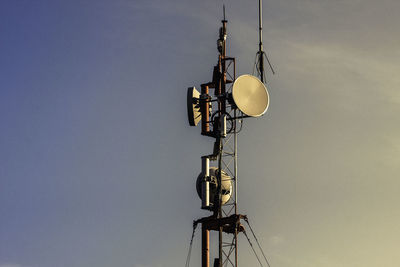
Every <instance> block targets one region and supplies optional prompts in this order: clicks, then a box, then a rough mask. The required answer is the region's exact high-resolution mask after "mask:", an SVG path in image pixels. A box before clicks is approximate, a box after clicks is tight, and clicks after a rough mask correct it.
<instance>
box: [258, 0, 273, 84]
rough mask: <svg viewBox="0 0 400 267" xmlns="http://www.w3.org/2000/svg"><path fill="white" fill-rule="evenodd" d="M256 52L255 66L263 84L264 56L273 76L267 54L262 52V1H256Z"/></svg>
mask: <svg viewBox="0 0 400 267" xmlns="http://www.w3.org/2000/svg"><path fill="white" fill-rule="evenodd" d="M258 37H259V43H258V52H257V59H256V60H257V61H258V62H257V63H258V64H257V65H258V74H259V75H260V80H261V82H263V83H264V56H265V58H266V59H267V62H268V65H269V67H270V68H271V71H272V74H275V71H274V68H273V67H272V64H271V62H270V61H269V58H268V56H267V54H266V53H265V52H264V50H263V43H262V40H263V38H262V0H258Z"/></svg>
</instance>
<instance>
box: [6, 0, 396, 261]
mask: <svg viewBox="0 0 400 267" xmlns="http://www.w3.org/2000/svg"><path fill="white" fill-rule="evenodd" d="M222 3H223V1H215V0H214V1H211V0H210V1H208V0H207V1H192V0H190V1H183V0H172V1H168V2H167V1H158V0H157V1H140V0H135V1H128V0H117V1H103V0H102V1H89V0H87V1H45V0H38V1H22V0H21V1H8V0H6V1H3V2H2V3H1V4H0V30H1V33H2V37H0V38H1V39H0V40H1V42H0V47H1V49H0V59H1V64H0V67H1V75H0V84H1V90H0V122H1V125H2V128H1V131H0V214H1V221H0V267H6V266H7V267H54V266H77V267H81V266H82V267H84V266H121V267H124V266H130V267H132V266H133V267H164V266H181V265H183V264H184V262H185V259H186V253H187V249H188V244H189V238H190V234H191V227H192V220H193V219H196V218H199V217H201V216H204V215H207V213H206V212H205V211H202V210H200V201H199V199H198V197H197V194H196V191H195V178H196V177H197V175H198V173H199V172H200V157H201V156H202V155H204V154H208V153H210V150H211V149H212V141H211V140H210V139H209V138H206V137H202V136H200V130H199V129H197V128H191V127H189V126H188V124H187V119H186V106H185V105H186V103H185V101H186V88H187V87H189V86H193V85H194V86H196V87H198V86H199V85H200V84H201V83H204V82H207V81H209V80H210V79H211V74H212V66H213V65H214V64H215V62H216V56H217V50H216V39H217V31H218V28H219V26H220V19H221V13H222ZM224 3H225V5H226V10H227V18H228V20H229V23H228V39H229V45H228V54H229V55H231V56H235V57H236V59H237V65H238V66H237V67H238V69H237V70H238V73H239V74H245V73H251V72H252V70H253V64H254V61H253V60H254V57H255V53H256V50H257V42H258V41H257V1H252V2H249V1H238V0H235V1H224ZM399 11H400V4H399V3H398V2H397V1H392V0H383V1H379V3H378V2H376V1H372V0H350V1H341V0H337V1H316V0H315V1H314V0H297V1H294V0H290V1H264V43H265V47H266V49H267V50H268V53H269V55H270V59H271V60H272V62H273V64H274V67H275V69H276V70H277V75H275V76H271V75H268V82H267V86H268V88H269V92H270V96H271V103H270V108H269V110H268V112H267V114H266V115H265V116H263V117H262V118H260V119H254V120H253V119H250V120H247V121H246V122H245V124H244V130H243V131H242V132H241V133H240V136H239V177H240V179H241V180H240V183H239V200H240V203H239V210H240V212H241V213H245V214H247V215H248V216H249V217H250V219H251V220H252V222H253V225H254V228H255V230H256V232H257V233H258V235H259V239H260V241H261V242H262V243H263V247H264V249H265V251H266V252H267V254H268V256H269V259H270V262H271V264H272V266H280V267H294V266H296V267H309V266H311V267H313V266H326V267H339V266H340V267H354V266H366V267H369V266H371V267H372V266H388V267H391V266H393V267H395V266H397V265H398V262H400V258H399V255H398V251H397V250H398V244H399V242H400V229H399V225H400V213H399V209H398V203H399V201H400V197H399V196H400V194H399V188H400V181H399V179H398V178H399V176H400V175H399V174H400V168H399V166H400V164H399V163H400V126H399V125H400V123H399V118H398V114H399V112H400V93H399V90H398V89H399V85H400V78H399V76H398V73H399V71H400V69H399V60H398V59H399V58H400V49H399V47H400V38H399V36H400V34H399V28H398V25H399V18H398V13H399ZM240 242H241V243H240V250H239V255H240V263H241V264H242V266H252V265H254V266H256V265H257V261H256V259H255V258H254V256H252V254H251V250H250V248H249V247H248V246H247V244H246V240H245V239H244V238H243V239H241V240H240ZM192 253H193V255H192V266H200V238H199V236H196V239H195V244H194V248H193V252H192Z"/></svg>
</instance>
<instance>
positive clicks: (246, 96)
mask: <svg viewBox="0 0 400 267" xmlns="http://www.w3.org/2000/svg"><path fill="white" fill-rule="evenodd" d="M232 97H233V101H234V102H235V104H236V106H237V107H238V109H239V110H240V111H241V112H243V113H244V114H246V115H248V116H250V117H260V116H261V115H263V114H264V113H265V112H266V111H267V109H268V106H269V94H268V90H267V87H265V85H264V84H263V83H262V82H261V81H260V80H259V79H258V78H257V77H255V76H252V75H248V74H245V75H241V76H240V77H238V78H237V79H236V80H235V82H234V84H233V87H232Z"/></svg>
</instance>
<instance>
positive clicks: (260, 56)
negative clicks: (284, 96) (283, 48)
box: [258, 0, 264, 83]
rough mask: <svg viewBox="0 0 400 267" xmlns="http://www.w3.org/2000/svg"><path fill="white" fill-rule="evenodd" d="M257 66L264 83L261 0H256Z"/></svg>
mask: <svg viewBox="0 0 400 267" xmlns="http://www.w3.org/2000/svg"><path fill="white" fill-rule="evenodd" d="M258 37H259V40H260V42H259V43H258V68H259V70H260V80H261V82H262V83H264V51H263V44H262V0H258Z"/></svg>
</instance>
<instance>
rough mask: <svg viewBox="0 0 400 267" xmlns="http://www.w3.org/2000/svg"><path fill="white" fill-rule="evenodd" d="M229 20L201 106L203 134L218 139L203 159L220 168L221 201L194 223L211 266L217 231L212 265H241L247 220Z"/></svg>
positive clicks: (204, 264) (224, 23) (222, 30)
mask: <svg viewBox="0 0 400 267" xmlns="http://www.w3.org/2000/svg"><path fill="white" fill-rule="evenodd" d="M227 22H228V21H227V20H226V19H225V16H224V19H223V20H222V27H221V28H220V31H219V39H218V42H217V44H218V50H219V55H218V64H217V65H216V66H215V67H214V71H213V80H212V82H209V83H205V84H202V85H201V95H200V98H199V105H200V106H201V107H202V110H203V111H204V112H203V114H202V135H206V136H210V137H214V138H215V139H216V140H215V144H214V149H213V153H212V154H211V155H207V156H204V157H202V160H203V159H204V158H207V159H208V160H210V161H211V162H214V165H217V166H216V167H217V170H218V172H217V181H218V182H217V184H218V187H217V192H218V194H216V196H215V201H214V203H218V204H214V206H213V207H212V208H209V209H210V210H211V211H213V215H211V216H209V217H204V218H201V219H199V220H197V221H195V224H198V223H201V224H202V267H209V266H210V265H209V264H210V247H209V243H210V231H217V232H218V240H219V246H218V248H219V249H218V257H217V258H215V260H214V265H213V267H222V266H233V267H236V266H237V265H238V252H237V246H238V242H237V241H238V233H240V232H242V231H244V227H243V225H242V224H241V223H240V220H241V219H247V217H246V216H245V215H241V214H238V207H237V177H238V175H237V133H238V132H239V131H240V129H239V128H241V119H242V118H244V117H246V116H243V114H242V113H241V112H239V111H238V109H237V107H236V106H235V104H234V103H233V101H232V100H230V99H229V95H231V94H232V86H233V82H234V81H235V79H236V61H235V58H233V57H228V56H226V38H227V29H226V26H227ZM210 89H214V90H215V91H214V96H215V99H212V97H210V96H209V93H210V92H209V90H210ZM212 110H216V111H215V112H212ZM210 113H211V114H210ZM239 113H240V114H239ZM238 126H239V127H238ZM208 164H209V163H207V167H206V168H205V170H204V171H203V172H204V175H205V178H206V179H207V177H208V175H209V174H208V175H207V174H205V173H206V172H207V169H208V168H209V165H208ZM221 170H222V171H221ZM225 181H228V182H230V184H231V185H232V187H231V190H229V193H230V198H229V200H228V201H227V202H226V203H223V202H222V195H223V194H224V193H226V192H224V189H222V186H221V184H222V183H223V182H225ZM225 191H226V190H225Z"/></svg>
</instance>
